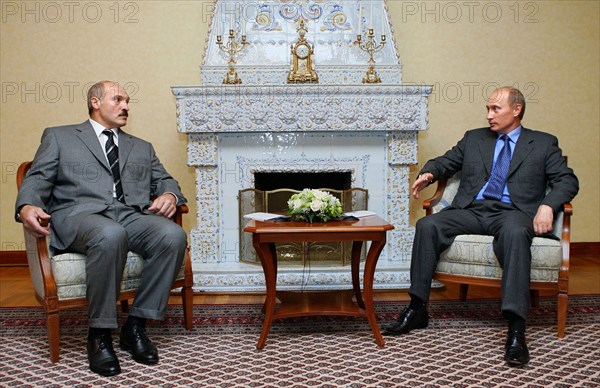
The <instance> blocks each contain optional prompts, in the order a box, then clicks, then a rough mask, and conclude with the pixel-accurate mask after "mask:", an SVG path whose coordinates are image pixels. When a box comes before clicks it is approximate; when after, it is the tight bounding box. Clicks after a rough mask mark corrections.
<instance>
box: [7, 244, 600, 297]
mask: <svg viewBox="0 0 600 388" xmlns="http://www.w3.org/2000/svg"><path fill="white" fill-rule="evenodd" d="M569 294H570V295H581V294H600V260H599V259H598V258H597V257H592V256H591V255H580V256H573V257H571V269H570V279H569ZM541 295H542V296H544V295H551V293H550V294H545V293H544V292H542V293H541ZM468 297H469V298H472V299H478V298H499V297H500V291H499V289H496V288H491V287H475V286H471V287H470V289H469V295H468ZM457 298H458V286H456V285H452V284H449V285H448V286H446V287H444V288H441V289H434V290H432V293H431V299H432V300H450V299H457ZM408 299H409V298H408V294H407V292H406V290H397V291H375V300H376V301H378V300H379V301H381V300H394V301H397V300H408ZM178 301H179V297H178V296H172V297H171V302H172V303H177V302H178ZM263 302H264V294H263V293H243V294H242V293H234V294H216V293H197V294H196V295H194V304H260V303H263ZM28 306H38V303H37V300H36V299H35V297H34V291H33V285H32V283H31V280H30V278H29V269H28V268H27V267H0V307H28Z"/></svg>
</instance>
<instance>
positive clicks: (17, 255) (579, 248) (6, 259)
mask: <svg viewBox="0 0 600 388" xmlns="http://www.w3.org/2000/svg"><path fill="white" fill-rule="evenodd" d="M571 255H573V256H576V255H589V256H592V258H593V259H596V261H598V263H600V241H596V242H576V243H571ZM0 266H5V267H26V266H27V252H26V251H0Z"/></svg>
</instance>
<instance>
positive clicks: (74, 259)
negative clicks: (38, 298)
mask: <svg viewBox="0 0 600 388" xmlns="http://www.w3.org/2000/svg"><path fill="white" fill-rule="evenodd" d="M85 261H86V257H85V255H83V254H80V253H62V254H60V255H54V256H52V257H51V258H50V263H51V264H52V274H53V275H54V281H55V283H56V293H57V295H58V299H59V300H68V299H76V298H85V293H86V283H85ZM30 268H31V266H30ZM143 269H144V259H143V258H142V256H140V255H138V254H137V253H134V252H129V253H128V254H127V263H126V264H125V270H124V271H123V279H122V281H121V291H135V290H137V288H138V287H139V285H140V279H141V276H142V270H143ZM184 272H185V262H184V263H183V265H182V266H181V269H180V271H179V274H178V275H177V279H183V278H184V277H185V273H184ZM40 280H41V279H40ZM39 286H41V287H43V284H40V285H39ZM39 286H38V287H39Z"/></svg>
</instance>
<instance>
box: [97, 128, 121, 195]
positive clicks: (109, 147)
mask: <svg viewBox="0 0 600 388" xmlns="http://www.w3.org/2000/svg"><path fill="white" fill-rule="evenodd" d="M102 133H103V134H105V135H106V136H107V137H108V139H107V140H106V146H105V147H104V148H105V149H106V157H107V158H108V164H109V165H110V171H112V175H113V180H114V181H115V192H116V194H117V201H120V202H123V187H122V186H121V173H120V172H119V148H118V147H117V145H116V144H115V140H114V138H113V136H114V133H113V131H111V130H109V129H105V130H104V131H102Z"/></svg>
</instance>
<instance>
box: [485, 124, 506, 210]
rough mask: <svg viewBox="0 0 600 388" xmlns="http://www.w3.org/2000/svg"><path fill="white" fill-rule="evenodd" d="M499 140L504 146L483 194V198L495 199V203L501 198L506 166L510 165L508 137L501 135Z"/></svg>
mask: <svg viewBox="0 0 600 388" xmlns="http://www.w3.org/2000/svg"><path fill="white" fill-rule="evenodd" d="M500 140H503V141H504V145H503V146H502V149H501V150H500V154H498V159H497V160H496V164H495V165H494V169H493V170H492V176H491V177H490V180H489V182H488V185H487V187H486V188H485V191H484V192H483V197H484V198H487V199H495V200H497V201H499V200H500V199H501V198H502V192H503V191H504V185H505V184H506V176H507V175H508V166H509V165H510V144H509V143H510V139H509V138H508V136H506V135H502V136H500Z"/></svg>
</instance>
